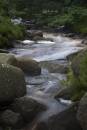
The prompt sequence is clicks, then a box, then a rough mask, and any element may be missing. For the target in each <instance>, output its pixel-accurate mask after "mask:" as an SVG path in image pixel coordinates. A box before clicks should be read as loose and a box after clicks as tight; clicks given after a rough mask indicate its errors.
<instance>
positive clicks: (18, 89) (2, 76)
mask: <svg viewBox="0 0 87 130" xmlns="http://www.w3.org/2000/svg"><path fill="white" fill-rule="evenodd" d="M25 94H26V85H25V80H24V74H23V72H22V71H21V70H20V69H19V68H17V67H13V66H11V65H8V64H0V103H3V102H9V101H13V100H14V99H15V98H16V97H21V96H24V95H25Z"/></svg>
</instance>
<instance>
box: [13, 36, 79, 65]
mask: <svg viewBox="0 0 87 130" xmlns="http://www.w3.org/2000/svg"><path fill="white" fill-rule="evenodd" d="M44 37H45V38H51V39H53V42H52V41H46V40H43V41H42V40H41V41H38V42H37V43H36V44H34V42H33V41H29V40H25V41H22V43H24V44H26V45H24V46H22V47H21V48H15V49H13V50H11V52H12V53H14V54H16V56H18V57H19V56H28V57H31V58H33V59H35V60H37V61H39V62H40V61H49V60H56V59H65V58H66V56H68V55H69V54H72V53H74V52H77V51H78V50H80V49H82V47H81V46H80V43H81V40H73V39H70V38H66V37H63V36H61V35H58V36H54V35H53V34H44ZM29 43H32V44H31V45H29Z"/></svg>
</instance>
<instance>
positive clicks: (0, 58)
mask: <svg viewBox="0 0 87 130" xmlns="http://www.w3.org/2000/svg"><path fill="white" fill-rule="evenodd" d="M16 62H17V60H16V58H15V56H14V55H12V54H10V53H9V54H6V53H0V63H2V64H10V65H16Z"/></svg>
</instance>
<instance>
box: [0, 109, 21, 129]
mask: <svg viewBox="0 0 87 130" xmlns="http://www.w3.org/2000/svg"><path fill="white" fill-rule="evenodd" d="M0 119H1V123H2V125H4V126H9V127H21V126H22V124H23V119H22V117H21V115H20V114H19V113H15V112H13V111H11V110H5V111H4V112H3V113H2V114H1V116H0Z"/></svg>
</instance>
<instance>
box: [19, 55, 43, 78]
mask: <svg viewBox="0 0 87 130" xmlns="http://www.w3.org/2000/svg"><path fill="white" fill-rule="evenodd" d="M17 67H19V68H21V69H22V70H23V71H24V72H25V73H27V74H29V75H32V76H33V75H40V74H41V68H40V66H39V63H38V62H36V61H35V60H33V59H30V58H26V57H24V58H23V57H20V58H17Z"/></svg>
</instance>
